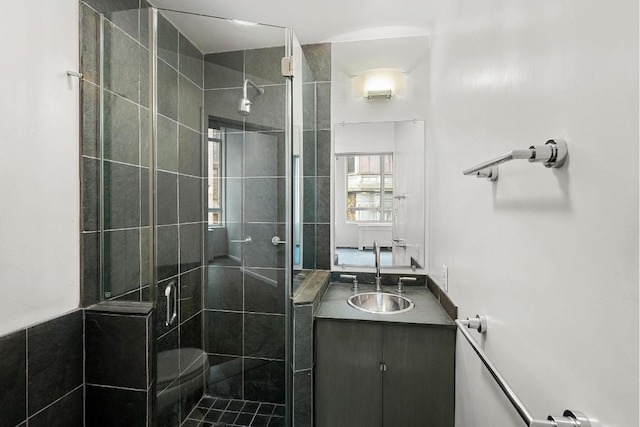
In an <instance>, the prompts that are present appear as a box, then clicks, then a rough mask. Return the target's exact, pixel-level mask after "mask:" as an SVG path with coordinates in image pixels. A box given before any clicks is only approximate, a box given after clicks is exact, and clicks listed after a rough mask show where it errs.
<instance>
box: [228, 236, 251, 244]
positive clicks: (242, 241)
mask: <svg viewBox="0 0 640 427" xmlns="http://www.w3.org/2000/svg"><path fill="white" fill-rule="evenodd" d="M250 241H251V236H247V237H245V238H244V239H241V240H229V243H249V242H250Z"/></svg>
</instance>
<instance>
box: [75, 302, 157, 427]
mask: <svg viewBox="0 0 640 427" xmlns="http://www.w3.org/2000/svg"><path fill="white" fill-rule="evenodd" d="M152 313H153V310H152V305H151V304H150V303H144V304H141V303H139V302H133V303H132V302H124V301H123V302H120V301H113V302H105V303H102V304H98V305H95V306H92V307H90V308H88V309H87V310H86V311H85V322H84V329H85V381H86V395H85V402H86V403H85V405H86V406H85V411H86V425H91V426H98V427H99V426H105V427H107V426H140V427H147V426H151V425H153V415H154V414H153V404H154V398H155V384H156V383H155V369H154V339H153V315H152Z"/></svg>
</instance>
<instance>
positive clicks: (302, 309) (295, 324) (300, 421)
mask: <svg viewBox="0 0 640 427" xmlns="http://www.w3.org/2000/svg"><path fill="white" fill-rule="evenodd" d="M305 276H306V277H305V279H304V280H302V281H301V283H300V285H299V288H298V291H297V292H296V293H295V294H294V297H293V301H292V311H293V319H292V328H291V329H292V331H293V335H292V337H291V340H292V348H293V358H292V361H291V362H292V364H291V367H290V369H291V377H292V378H293V393H292V402H293V405H292V418H293V425H295V426H300V427H305V426H308V427H310V426H311V425H312V421H313V369H314V360H313V354H314V352H313V346H314V315H315V312H316V310H317V308H318V306H319V304H320V301H321V300H322V298H323V297H324V293H325V292H326V290H327V287H328V286H329V278H330V274H329V272H328V271H318V270H316V271H312V272H310V273H308V274H305Z"/></svg>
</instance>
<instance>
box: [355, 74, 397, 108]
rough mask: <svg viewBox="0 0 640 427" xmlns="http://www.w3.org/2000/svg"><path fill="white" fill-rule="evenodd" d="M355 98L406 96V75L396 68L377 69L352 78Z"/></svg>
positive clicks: (369, 98) (370, 98)
mask: <svg viewBox="0 0 640 427" xmlns="http://www.w3.org/2000/svg"><path fill="white" fill-rule="evenodd" d="M352 79H353V96H354V98H367V99H368V100H370V101H371V100H375V99H391V97H392V96H396V95H400V96H402V95H404V73H403V72H402V70H398V69H395V68H375V69H372V70H366V71H362V72H360V73H358V74H356V75H354V76H353V77H352Z"/></svg>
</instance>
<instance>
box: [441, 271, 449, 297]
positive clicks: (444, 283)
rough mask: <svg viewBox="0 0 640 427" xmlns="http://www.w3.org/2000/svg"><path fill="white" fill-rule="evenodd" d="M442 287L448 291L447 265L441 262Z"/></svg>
mask: <svg viewBox="0 0 640 427" xmlns="http://www.w3.org/2000/svg"><path fill="white" fill-rule="evenodd" d="M442 288H443V289H444V291H445V292H449V267H447V266H446V265H444V264H442Z"/></svg>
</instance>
